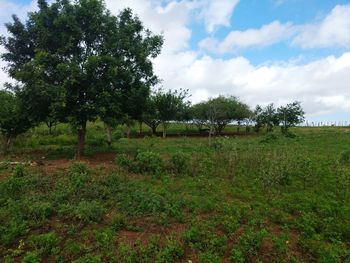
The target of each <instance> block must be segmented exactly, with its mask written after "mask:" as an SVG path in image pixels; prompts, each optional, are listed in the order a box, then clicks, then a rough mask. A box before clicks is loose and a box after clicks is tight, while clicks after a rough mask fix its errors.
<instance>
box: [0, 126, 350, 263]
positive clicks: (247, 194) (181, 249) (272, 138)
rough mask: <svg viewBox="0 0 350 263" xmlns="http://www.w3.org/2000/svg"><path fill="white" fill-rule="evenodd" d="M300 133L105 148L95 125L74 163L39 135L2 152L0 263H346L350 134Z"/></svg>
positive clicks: (65, 144) (58, 134) (148, 140)
mask: <svg viewBox="0 0 350 263" xmlns="http://www.w3.org/2000/svg"><path fill="white" fill-rule="evenodd" d="M181 129H182V128H181V127H172V128H171V129H170V131H169V133H171V132H173V133H176V132H178V131H181ZM229 129H231V130H232V131H233V130H236V128H235V127H230V128H229ZM292 131H293V133H295V134H296V137H295V138H286V137H283V136H281V135H280V134H279V133H278V132H275V133H274V134H268V135H260V136H257V135H255V134H254V133H249V134H248V135H247V136H237V137H230V138H226V137H218V138H215V139H213V140H212V141H211V144H210V145H209V143H208V139H207V138H190V137H178V138H169V139H161V138H156V137H149V136H148V137H145V138H137V139H136V138H134V139H126V138H121V136H122V131H121V130H117V131H115V133H114V139H115V140H114V143H113V145H112V147H111V148H108V147H107V144H106V142H105V134H104V131H103V126H102V125H99V124H91V125H90V126H89V130H88V137H87V156H86V157H84V158H83V159H82V160H80V161H75V160H74V159H73V157H74V144H75V142H76V138H75V136H74V134H73V133H72V131H71V130H70V129H69V128H68V127H67V126H65V125H60V126H58V127H57V129H56V130H55V132H54V135H49V134H48V131H47V129H46V128H45V127H39V128H36V129H34V130H32V131H30V132H29V133H27V134H26V135H24V136H22V137H21V138H18V139H17V140H16V141H15V142H14V145H13V147H12V152H11V153H10V154H9V155H7V156H1V165H0V258H1V259H0V261H1V262H80V263H82V262H86V263H88V262H89V263H90V262H91V263H94V262H350V129H349V128H335V127H333V128H294V129H293V130H292ZM133 132H134V133H136V128H135V130H134V131H133ZM10 161H19V162H23V163H24V164H23V165H21V164H19V165H12V164H10V163H8V162H10ZM27 161H31V164H32V165H26V162H27Z"/></svg>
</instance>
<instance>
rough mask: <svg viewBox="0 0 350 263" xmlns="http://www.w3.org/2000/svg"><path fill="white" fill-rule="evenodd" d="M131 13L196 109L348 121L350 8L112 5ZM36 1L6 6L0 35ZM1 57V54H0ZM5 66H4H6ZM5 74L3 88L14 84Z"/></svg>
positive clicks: (162, 0) (212, 2)
mask: <svg viewBox="0 0 350 263" xmlns="http://www.w3.org/2000/svg"><path fill="white" fill-rule="evenodd" d="M106 5H107V7H108V8H109V9H110V10H111V11H112V12H113V13H115V14H117V13H118V12H119V10H120V9H121V8H124V7H131V8H132V9H133V10H134V11H135V13H137V14H138V15H139V17H140V18H141V19H142V20H143V21H144V24H145V25H146V26H147V27H148V28H150V29H151V30H152V31H153V32H155V33H162V34H163V35H164V37H165V44H164V47H163V51H162V54H161V55H160V56H159V57H158V58H157V59H156V60H155V70H156V72H157V74H158V75H159V76H160V78H161V79H162V80H163V82H162V86H163V87H164V88H165V89H179V88H184V89H189V90H190V93H191V94H192V97H191V100H192V101H193V102H198V101H201V100H205V99H207V98H209V97H214V96H217V95H219V94H222V95H235V96H238V97H240V98H241V99H242V100H243V101H245V102H246V103H248V104H249V105H251V106H252V107H254V106H255V105H256V104H263V105H264V104H267V103H270V102H274V103H275V104H277V105H279V104H283V103H287V102H291V101H294V100H299V101H301V102H302V105H303V107H304V109H305V111H306V112H307V118H308V119H309V120H313V121H335V120H338V121H340V120H341V121H349V120H350V0H322V1H321V0H308V1H305V0H106ZM35 9H36V1H31V0H0V24H1V25H0V34H6V30H5V28H4V25H3V24H4V23H5V22H7V21H10V16H11V14H12V13H15V14H17V15H18V16H19V17H21V18H22V19H25V16H26V13H27V12H28V11H32V10H35ZM0 52H1V49H0ZM0 64H1V66H4V63H3V62H1V61H0ZM8 80H9V79H8V77H7V76H6V74H5V73H4V72H2V71H0V87H1V85H2V83H4V82H5V81H8Z"/></svg>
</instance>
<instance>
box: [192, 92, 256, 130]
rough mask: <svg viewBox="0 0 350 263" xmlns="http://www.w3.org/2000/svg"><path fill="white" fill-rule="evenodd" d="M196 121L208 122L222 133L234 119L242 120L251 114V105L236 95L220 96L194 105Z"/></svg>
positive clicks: (200, 123) (199, 122) (212, 127)
mask: <svg viewBox="0 0 350 263" xmlns="http://www.w3.org/2000/svg"><path fill="white" fill-rule="evenodd" d="M192 112H193V115H194V119H195V123H197V125H199V127H200V126H201V125H202V124H204V123H205V124H207V125H208V126H209V127H210V128H211V129H215V132H216V133H218V134H220V133H221V132H222V131H223V129H224V128H225V127H226V125H227V124H228V123H230V122H232V121H238V122H241V121H242V120H244V119H246V118H248V117H249V116H250V114H251V113H250V109H249V107H248V106H247V105H246V104H244V103H243V102H241V101H239V99H238V98H236V97H224V96H219V97H217V98H212V99H209V100H208V101H207V102H202V103H199V104H197V105H194V106H193V109H192Z"/></svg>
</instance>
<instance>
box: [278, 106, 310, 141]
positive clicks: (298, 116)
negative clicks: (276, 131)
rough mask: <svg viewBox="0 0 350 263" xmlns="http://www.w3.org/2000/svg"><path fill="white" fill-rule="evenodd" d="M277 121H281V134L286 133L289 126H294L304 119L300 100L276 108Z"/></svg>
mask: <svg viewBox="0 0 350 263" xmlns="http://www.w3.org/2000/svg"><path fill="white" fill-rule="evenodd" d="M277 114H278V118H279V121H280V122H281V124H282V126H281V131H282V133H283V134H287V133H288V129H289V127H292V126H295V125H297V124H299V123H302V122H303V121H304V114H305V112H304V110H303V109H302V107H301V104H300V102H298V101H295V102H292V103H289V104H287V105H285V106H281V107H279V108H278V109H277Z"/></svg>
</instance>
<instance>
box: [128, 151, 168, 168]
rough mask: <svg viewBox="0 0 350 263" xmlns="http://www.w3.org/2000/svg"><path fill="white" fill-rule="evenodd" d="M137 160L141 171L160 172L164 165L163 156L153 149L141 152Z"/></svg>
mask: <svg viewBox="0 0 350 263" xmlns="http://www.w3.org/2000/svg"><path fill="white" fill-rule="evenodd" d="M135 161H136V166H137V170H138V171H139V172H148V173H158V172H160V171H161V170H162V167H163V160H162V158H161V156H160V155H159V154H158V153H154V152H151V151H146V152H139V153H138V154H137V155H136V158H135Z"/></svg>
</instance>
